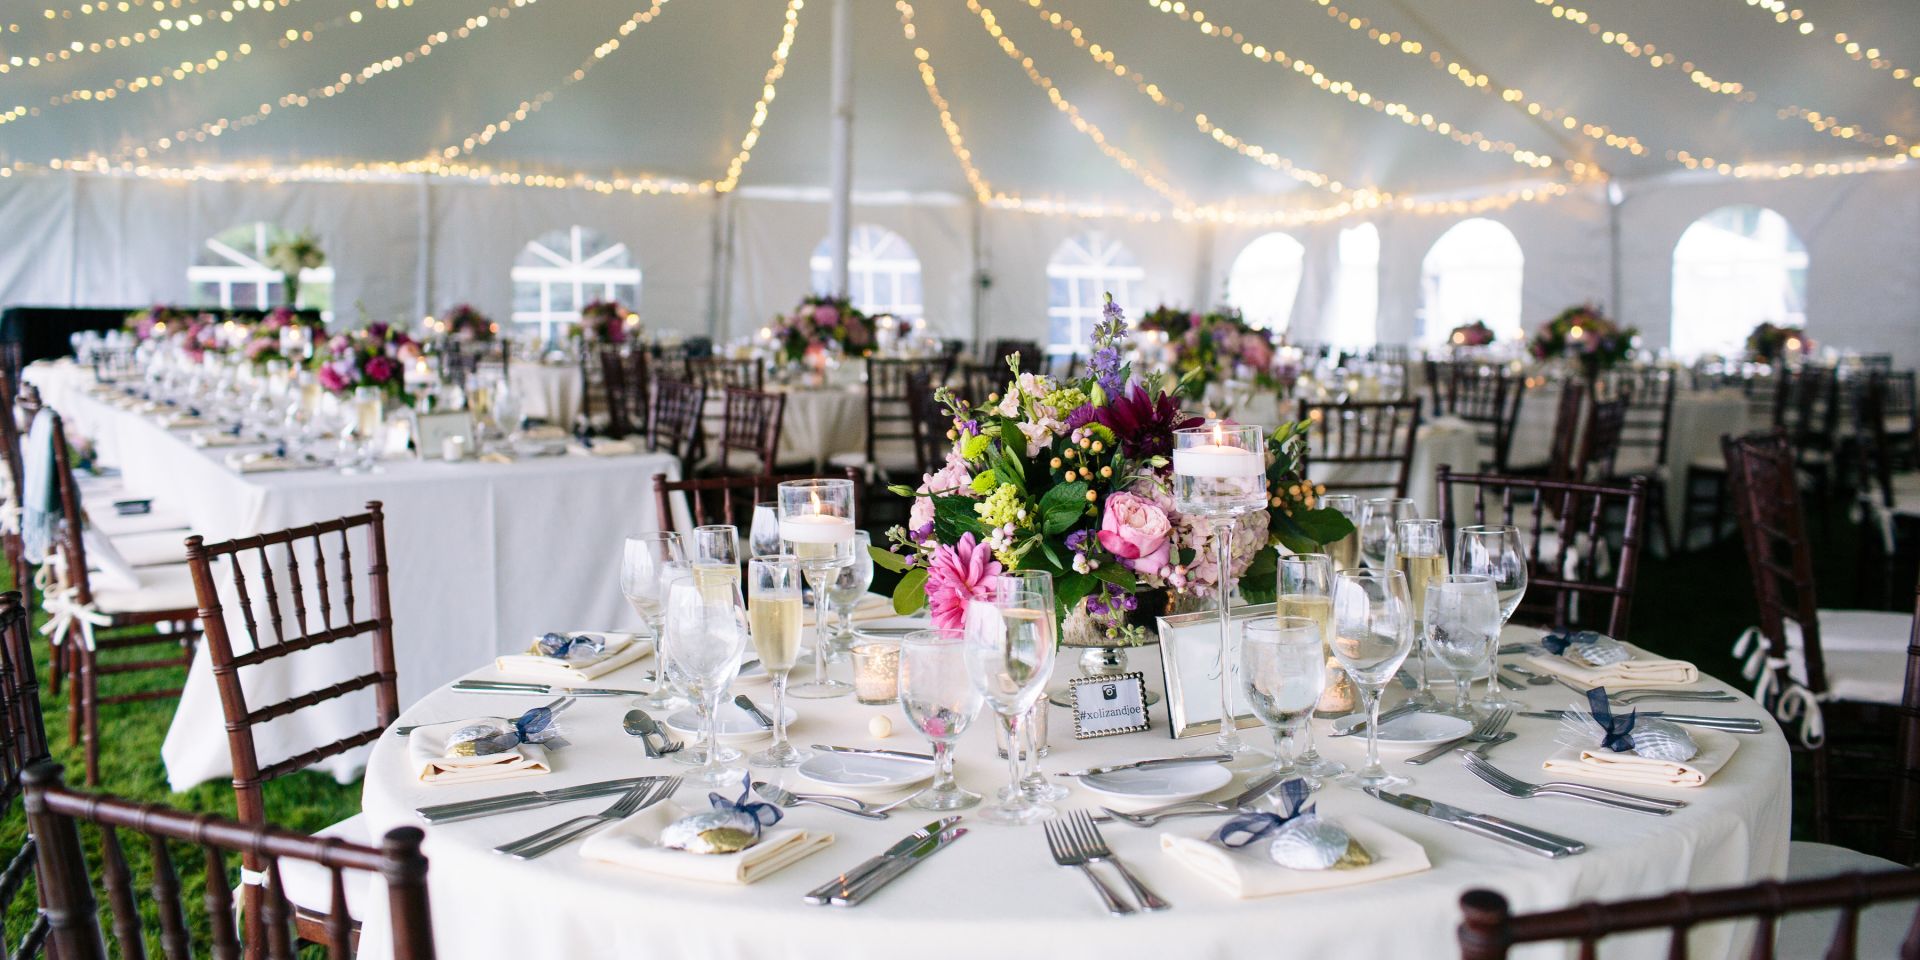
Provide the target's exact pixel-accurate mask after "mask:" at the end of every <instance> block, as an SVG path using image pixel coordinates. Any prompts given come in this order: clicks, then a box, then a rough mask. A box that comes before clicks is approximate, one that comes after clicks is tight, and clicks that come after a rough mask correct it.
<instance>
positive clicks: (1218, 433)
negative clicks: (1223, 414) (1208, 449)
mask: <svg viewBox="0 0 1920 960" xmlns="http://www.w3.org/2000/svg"><path fill="white" fill-rule="evenodd" d="M1213 444H1214V446H1217V447H1224V446H1226V445H1227V437H1226V434H1225V433H1224V432H1222V429H1221V426H1220V421H1218V420H1215V421H1214V422H1213Z"/></svg>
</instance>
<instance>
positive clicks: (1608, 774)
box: [1541, 727, 1740, 787]
mask: <svg viewBox="0 0 1920 960" xmlns="http://www.w3.org/2000/svg"><path fill="white" fill-rule="evenodd" d="M1687 735H1688V736H1690V737H1692V738H1693V743H1694V746H1696V747H1698V748H1700V752H1699V753H1697V754H1694V757H1693V759H1691V760H1688V761H1686V762H1685V763H1675V762H1673V761H1671V760H1649V759H1647V758H1645V757H1642V756H1639V755H1638V754H1635V753H1632V752H1628V753H1614V752H1613V751H1612V750H1608V749H1607V748H1605V747H1588V748H1586V749H1583V750H1580V751H1578V752H1576V751H1575V750H1574V749H1573V748H1572V747H1561V748H1559V749H1558V750H1556V751H1555V752H1554V754H1553V755H1552V756H1550V757H1548V758H1547V762H1546V763H1544V764H1541V767H1542V769H1545V770H1547V771H1549V772H1552V773H1561V774H1572V775H1573V776H1576V777H1586V778H1589V779H1592V780H1617V781H1619V782H1621V783H1651V784H1658V785H1663V786H1670V787H1698V786H1701V785H1703V784H1705V783H1706V782H1707V781H1708V780H1709V779H1711V778H1712V777H1713V775H1714V774H1715V773H1717V772H1719V770H1720V768H1721V767H1724V766H1726V765H1727V761H1728V760H1729V759H1731V758H1732V757H1733V751H1735V750H1737V749H1739V747H1740V738H1739V737H1736V736H1734V735H1733V734H1731V733H1722V732H1721V731H1719V730H1710V729H1708V728H1706V727H1688V728H1687Z"/></svg>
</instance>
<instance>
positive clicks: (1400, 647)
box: [1333, 570, 1413, 787]
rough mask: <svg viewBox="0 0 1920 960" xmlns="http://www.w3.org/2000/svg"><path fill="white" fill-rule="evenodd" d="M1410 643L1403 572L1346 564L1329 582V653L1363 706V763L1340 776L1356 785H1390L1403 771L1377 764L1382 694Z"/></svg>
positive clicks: (1409, 608) (1409, 613) (1398, 780)
mask: <svg viewBox="0 0 1920 960" xmlns="http://www.w3.org/2000/svg"><path fill="white" fill-rule="evenodd" d="M1412 648H1413V610H1412V604H1411V602H1410V601H1409V600H1408V597H1407V575H1406V574H1404V573H1401V572H1400V571H1398V570H1348V571H1345V572H1343V573H1341V574H1340V579H1339V580H1337V581H1335V582H1334V586H1333V656H1334V658H1335V659H1337V660H1339V661H1340V665H1341V666H1342V667H1345V668H1346V669H1347V676H1349V677H1352V678H1353V683H1354V686H1357V687H1359V688H1360V696H1361V699H1362V700H1364V701H1365V703H1366V708H1367V764H1366V766H1364V767H1362V768H1361V769H1359V770H1355V771H1351V772H1349V773H1347V774H1346V775H1344V776H1342V777H1341V778H1340V782H1341V783H1348V784H1352V785H1354V786H1357V787H1392V786H1398V785H1400V784H1403V783H1407V782H1408V780H1407V778H1406V777H1402V776H1397V775H1395V774H1391V773H1388V772H1387V770H1386V768H1385V767H1382V766H1381V765H1380V694H1381V693H1382V692H1383V691H1384V690H1385V689H1386V686H1387V681H1389V680H1392V679H1393V674H1394V672H1395V671H1397V670H1399V669H1400V664H1401V662H1402V661H1404V660H1406V659H1407V652H1408V651H1409V650H1411V649H1412Z"/></svg>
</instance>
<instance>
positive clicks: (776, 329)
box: [765, 294, 873, 363]
mask: <svg viewBox="0 0 1920 960" xmlns="http://www.w3.org/2000/svg"><path fill="white" fill-rule="evenodd" d="M765 337H766V339H768V340H769V341H771V342H772V345H773V353H774V359H775V360H776V361H778V362H780V363H793V362H797V361H799V360H801V359H804V358H805V357H806V356H807V355H808V353H810V352H814V351H818V350H824V349H826V348H827V347H828V345H835V346H837V347H839V349H840V352H842V353H845V354H849V355H855V356H857V355H859V354H862V353H865V352H866V351H867V349H868V348H870V347H872V346H873V319H872V318H871V317H868V316H867V315H866V314H864V313H861V312H860V311H859V309H858V308H856V307H855V306H854V305H853V301H852V300H849V299H847V298H846V297H829V296H822V295H820V294H809V295H808V296H806V297H805V298H804V299H802V300H801V301H800V305H799V306H797V307H795V308H793V312H792V313H788V314H785V315H782V316H776V317H774V318H773V322H771V323H769V324H767V330H766V333H765Z"/></svg>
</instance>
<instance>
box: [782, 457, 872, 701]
mask: <svg viewBox="0 0 1920 960" xmlns="http://www.w3.org/2000/svg"><path fill="white" fill-rule="evenodd" d="M778 496H779V499H778V500H777V501H776V503H777V504H778V507H777V509H778V511H779V519H780V540H781V542H782V544H783V546H784V547H785V550H784V552H786V553H791V554H794V555H795V556H797V557H798V558H799V559H800V569H801V571H802V572H803V573H805V574H806V577H807V585H808V586H810V587H812V588H813V596H814V641H813V679H812V680H809V681H807V682H806V683H802V684H798V685H796V686H794V688H793V689H792V690H791V691H789V692H790V693H792V694H793V695H794V696H796V697H805V698H807V699H810V700H824V699H827V698H830V697H844V696H846V695H848V694H850V693H852V692H853V684H850V683H847V682H846V681H843V680H829V679H828V678H827V658H828V657H829V655H830V654H829V651H828V649H827V647H828V639H827V618H826V613H827V611H826V610H825V609H823V608H824V607H828V606H831V603H830V602H829V601H828V600H827V597H826V590H827V584H828V583H830V582H832V580H833V578H834V577H837V576H839V572H840V570H841V569H842V568H844V567H848V566H851V565H852V564H853V547H854V534H855V533H856V532H857V531H856V530H855V527H854V522H853V509H854V504H853V481H852V480H788V481H786V482H784V483H782V484H780V486H779V488H778Z"/></svg>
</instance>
